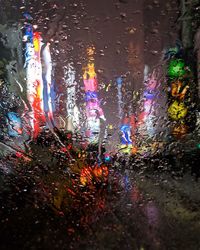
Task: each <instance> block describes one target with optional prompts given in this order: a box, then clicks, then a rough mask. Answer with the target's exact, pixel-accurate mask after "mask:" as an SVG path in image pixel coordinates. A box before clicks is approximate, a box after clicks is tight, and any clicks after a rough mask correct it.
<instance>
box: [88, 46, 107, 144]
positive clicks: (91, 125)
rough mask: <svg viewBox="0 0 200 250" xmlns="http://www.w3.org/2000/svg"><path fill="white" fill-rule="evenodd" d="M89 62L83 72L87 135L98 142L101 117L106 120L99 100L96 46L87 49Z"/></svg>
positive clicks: (90, 139)
mask: <svg viewBox="0 0 200 250" xmlns="http://www.w3.org/2000/svg"><path fill="white" fill-rule="evenodd" d="M87 54H88V56H89V62H88V64H87V67H86V68H85V69H84V72H83V82H84V86H85V100H86V117H87V124H86V127H87V131H86V136H88V139H89V141H90V142H92V143H96V142H97V141H98V138H99V133H100V119H102V120H105V116H104V112H103V109H102V108H101V107H100V102H99V100H98V94H97V90H98V83H97V77H96V72H95V67H94V62H93V61H94V58H93V55H94V48H93V47H90V48H88V49H87Z"/></svg>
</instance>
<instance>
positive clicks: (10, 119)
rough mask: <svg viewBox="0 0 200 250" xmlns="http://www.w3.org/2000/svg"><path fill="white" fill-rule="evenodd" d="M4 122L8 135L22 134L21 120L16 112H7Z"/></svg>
mask: <svg viewBox="0 0 200 250" xmlns="http://www.w3.org/2000/svg"><path fill="white" fill-rule="evenodd" d="M6 122H7V125H8V134H9V135H10V136H12V137H18V136H20V135H22V121H21V119H20V117H19V115H18V114H17V113H15V112H9V113H8V114H7V118H6Z"/></svg>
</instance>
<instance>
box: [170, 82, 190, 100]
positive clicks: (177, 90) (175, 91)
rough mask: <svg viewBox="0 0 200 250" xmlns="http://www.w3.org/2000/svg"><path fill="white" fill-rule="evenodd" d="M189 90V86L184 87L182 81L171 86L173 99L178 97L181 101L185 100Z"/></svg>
mask: <svg viewBox="0 0 200 250" xmlns="http://www.w3.org/2000/svg"><path fill="white" fill-rule="evenodd" d="M188 89H189V86H188V85H186V86H185V87H183V83H182V82H181V81H178V82H173V83H172V85H171V94H172V96H173V97H176V98H178V99H179V100H183V99H184V98H185V95H186V93H187V91H188Z"/></svg>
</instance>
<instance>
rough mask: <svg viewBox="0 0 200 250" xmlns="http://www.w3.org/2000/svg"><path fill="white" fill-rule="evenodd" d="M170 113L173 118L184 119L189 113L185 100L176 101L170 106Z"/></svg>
mask: <svg viewBox="0 0 200 250" xmlns="http://www.w3.org/2000/svg"><path fill="white" fill-rule="evenodd" d="M168 113H169V116H170V117H171V118H172V119H173V120H179V119H183V118H184V117H185V116H186V115H187V107H186V106H185V104H184V103H183V102H178V101H174V102H173V103H172V104H171V105H170V106H169V108H168Z"/></svg>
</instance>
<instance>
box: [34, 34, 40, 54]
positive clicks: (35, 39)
mask: <svg viewBox="0 0 200 250" xmlns="http://www.w3.org/2000/svg"><path fill="white" fill-rule="evenodd" d="M33 45H34V50H35V51H36V52H38V51H39V40H38V38H36V37H35V38H34V39H33Z"/></svg>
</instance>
